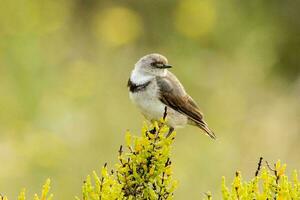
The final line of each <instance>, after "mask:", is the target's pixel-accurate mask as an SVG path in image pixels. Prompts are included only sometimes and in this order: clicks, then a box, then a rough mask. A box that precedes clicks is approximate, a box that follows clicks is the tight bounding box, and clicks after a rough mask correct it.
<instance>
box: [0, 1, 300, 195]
mask: <svg viewBox="0 0 300 200" xmlns="http://www.w3.org/2000/svg"><path fill="white" fill-rule="evenodd" d="M0 4H1V7H0V94H1V98H0V163H1V165H0V193H2V194H5V195H7V196H9V197H10V198H11V199H13V198H16V196H17V193H18V192H19V191H20V189H21V188H23V187H26V188H27V191H28V193H29V194H33V193H34V192H37V191H40V186H41V185H42V183H43V182H44V181H45V179H46V178H47V177H51V179H52V192H53V193H54V194H55V197H56V199H72V198H73V197H74V196H75V195H78V196H80V192H81V185H82V182H83V180H84V179H85V177H86V175H87V174H89V173H91V171H92V170H94V169H100V167H101V166H102V165H103V164H104V163H105V162H106V161H108V163H109V166H110V167H113V166H112V165H113V163H115V162H117V157H116V156H117V151H118V148H119V145H120V144H122V143H123V139H124V132H125V130H126V129H130V130H131V131H132V132H133V133H135V134H140V128H141V126H142V123H143V121H144V119H143V117H142V115H141V114H140V113H139V112H138V110H137V108H136V107H135V106H134V105H133V104H132V103H131V102H130V100H129V98H128V91H127V88H126V83H127V80H128V77H129V75H130V72H131V70H132V68H133V65H134V63H135V62H136V61H137V60H138V59H139V58H140V57H141V56H143V55H145V54H148V53H152V52H158V53H161V54H163V55H165V56H166V57H168V59H169V62H170V63H171V64H172V65H174V68H173V69H172V72H174V73H175V74H176V75H177V76H178V78H179V79H180V80H181V81H182V83H183V84H184V85H185V87H186V88H187V91H188V92H189V93H190V94H191V95H192V96H193V98H194V99H195V100H196V101H197V102H198V104H199V105H200V107H201V108H202V111H203V112H204V113H205V115H206V120H207V122H208V123H209V125H210V127H211V128H212V129H213V130H214V131H215V132H216V134H217V136H218V138H219V140H217V141H212V140H210V138H208V137H206V136H205V135H204V134H201V133H200V131H199V130H198V129H197V128H194V127H187V128H185V129H180V130H178V133H177V139H176V142H175V145H174V150H173V163H174V168H175V169H174V171H175V178H177V179H178V180H179V188H178V190H177V193H176V195H175V196H176V198H175V199H201V197H202V195H203V193H204V192H206V191H208V190H210V191H212V192H213V193H215V194H216V197H220V185H221V184H220V182H221V176H222V175H225V176H227V177H229V178H231V177H233V176H234V172H235V170H241V171H243V174H244V175H245V177H247V178H250V177H252V176H253V174H254V172H255V169H256V164H257V162H258V158H259V157H260V156H263V157H265V158H266V159H267V160H269V161H270V162H273V161H276V160H277V159H278V158H280V159H282V160H283V161H284V162H287V163H288V164H289V166H288V167H289V168H290V169H291V168H297V169H300V157H299V152H300V145H299V141H300V66H299V63H300V20H299V18H300V14H299V9H300V1H293V0H287V1H284V2H282V1H279V0H273V1H270V0H267V1H261V0H252V1H237V0H223V1H212V0H176V1H174V0H165V1H134V0H111V1H102V0H99V1H93V0H60V1H58V0H47V1H46V0H29V1H25V0H13V1H12V0H0Z"/></svg>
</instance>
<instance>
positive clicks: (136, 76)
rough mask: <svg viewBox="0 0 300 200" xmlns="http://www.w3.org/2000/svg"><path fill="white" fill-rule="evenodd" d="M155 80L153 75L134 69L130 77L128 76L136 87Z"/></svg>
mask: <svg viewBox="0 0 300 200" xmlns="http://www.w3.org/2000/svg"><path fill="white" fill-rule="evenodd" d="M154 78H155V75H152V74H149V73H145V72H144V71H142V70H139V69H137V68H135V69H134V70H133V71H132V72H131V76H130V80H131V81H132V82H133V83H134V84H137V85H141V84H144V83H147V82H149V81H151V80H152V79H154Z"/></svg>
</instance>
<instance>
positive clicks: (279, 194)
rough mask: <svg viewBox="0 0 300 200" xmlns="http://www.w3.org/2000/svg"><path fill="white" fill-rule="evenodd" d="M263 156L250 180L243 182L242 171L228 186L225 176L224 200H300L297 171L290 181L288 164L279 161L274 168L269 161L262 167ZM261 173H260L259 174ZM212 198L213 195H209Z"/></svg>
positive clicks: (223, 185) (299, 183) (299, 184)
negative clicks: (287, 170)
mask: <svg viewBox="0 0 300 200" xmlns="http://www.w3.org/2000/svg"><path fill="white" fill-rule="evenodd" d="M261 165H262V158H261V159H260V162H259V164H258V169H257V171H256V173H255V177H254V178H253V179H252V180H251V181H249V182H243V179H242V175H241V173H240V172H236V176H235V178H234V180H233V182H232V184H231V187H227V186H226V183H225V178H224V177H223V180H222V197H223V199H224V200H240V199H243V200H253V199H257V200H271V199H272V200H273V199H274V200H299V199H300V182H299V179H298V175H297V171H294V172H293V175H292V180H291V181H290V180H289V179H288V177H287V175H285V169H286V165H285V164H284V165H282V164H281V162H280V161H278V162H277V163H276V164H275V165H274V167H273V168H271V167H270V166H269V164H268V163H267V166H266V167H262V170H261V172H260V168H261ZM259 173H260V174H259ZM208 199H211V197H208Z"/></svg>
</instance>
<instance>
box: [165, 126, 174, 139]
mask: <svg viewBox="0 0 300 200" xmlns="http://www.w3.org/2000/svg"><path fill="white" fill-rule="evenodd" d="M173 131H174V128H173V127H170V128H169V132H168V134H167V136H166V137H167V138H168V137H169V136H170V135H171V134H172V133H173Z"/></svg>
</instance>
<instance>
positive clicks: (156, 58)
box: [127, 53, 216, 139]
mask: <svg viewBox="0 0 300 200" xmlns="http://www.w3.org/2000/svg"><path fill="white" fill-rule="evenodd" d="M170 68H172V65H170V64H169V63H168V60H167V58H166V57H165V56H163V55H161V54H158V53H151V54H148V55H145V56H143V57H142V58H140V59H139V60H138V61H137V63H136V64H135V65H134V68H133V70H132V72H131V75H130V77H129V80H128V83H127V87H128V89H129V97H130V99H131V100H132V102H133V103H134V104H135V105H136V106H137V107H138V108H139V109H140V111H141V113H142V114H143V115H144V116H145V118H146V119H147V120H149V121H155V120H159V119H161V118H162V116H163V114H164V112H165V110H167V119H166V123H167V125H168V126H169V127H170V132H169V133H171V132H173V131H174V130H175V129H178V128H182V127H184V126H186V125H187V124H189V125H193V126H196V127H198V128H200V129H202V131H204V133H206V134H207V135H208V136H209V137H210V138H212V139H216V135H215V134H214V132H213V131H212V130H211V129H210V128H209V127H208V125H207V123H206V122H205V121H204V119H203V114H202V112H201V111H200V109H199V106H198V105H197V103H196V102H195V101H194V100H193V98H192V97H191V96H190V95H189V94H188V93H187V92H186V91H185V89H184V87H183V85H182V84H181V83H180V81H179V80H178V79H177V77H176V76H175V75H174V74H173V73H172V72H170V71H169V69H170Z"/></svg>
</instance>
